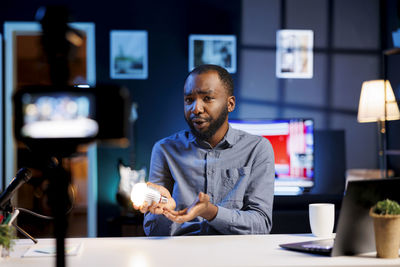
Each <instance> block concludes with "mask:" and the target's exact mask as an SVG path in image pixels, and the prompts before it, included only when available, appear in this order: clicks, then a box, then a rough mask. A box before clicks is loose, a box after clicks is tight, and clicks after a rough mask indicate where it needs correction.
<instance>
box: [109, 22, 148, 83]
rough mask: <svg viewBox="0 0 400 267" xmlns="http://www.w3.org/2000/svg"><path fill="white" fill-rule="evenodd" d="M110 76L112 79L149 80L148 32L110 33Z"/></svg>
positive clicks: (117, 31) (114, 31) (123, 31)
mask: <svg viewBox="0 0 400 267" xmlns="http://www.w3.org/2000/svg"><path fill="white" fill-rule="evenodd" d="M110 40H111V43H110V49H111V51H110V56H111V57H110V76H111V78H112V79H147V77H148V55H147V51H148V48H147V31H128V30H113V31H111V32H110Z"/></svg>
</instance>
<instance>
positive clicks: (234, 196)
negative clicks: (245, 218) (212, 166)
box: [219, 167, 251, 202]
mask: <svg viewBox="0 0 400 267" xmlns="http://www.w3.org/2000/svg"><path fill="white" fill-rule="evenodd" d="M250 171H251V167H240V168H230V169H222V170H221V179H220V187H219V191H220V196H219V200H220V201H222V202H232V201H234V202H237V201H239V202H242V201H243V196H244V192H245V190H246V186H247V182H248V179H249V176H250Z"/></svg>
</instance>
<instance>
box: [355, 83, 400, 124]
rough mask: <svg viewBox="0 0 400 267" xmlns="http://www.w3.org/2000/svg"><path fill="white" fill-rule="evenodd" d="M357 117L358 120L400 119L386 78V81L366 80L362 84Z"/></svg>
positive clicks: (399, 113)
mask: <svg viewBox="0 0 400 267" xmlns="http://www.w3.org/2000/svg"><path fill="white" fill-rule="evenodd" d="M385 89H386V99H385ZM385 103H386V107H385ZM385 108H386V112H385ZM385 113H386V117H385ZM357 119H358V122H374V121H385V120H387V121H390V120H398V119H400V112H399V107H398V105H397V102H396V98H395V96H394V93H393V89H392V86H391V85H390V83H389V81H388V80H386V82H384V81H383V80H373V81H366V82H364V83H363V84H362V89H361V95H360V102H359V105H358V116H357Z"/></svg>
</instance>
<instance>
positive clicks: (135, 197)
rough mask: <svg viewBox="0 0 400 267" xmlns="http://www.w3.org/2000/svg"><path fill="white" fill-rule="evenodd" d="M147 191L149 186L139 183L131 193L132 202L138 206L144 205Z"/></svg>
mask: <svg viewBox="0 0 400 267" xmlns="http://www.w3.org/2000/svg"><path fill="white" fill-rule="evenodd" d="M146 191H147V184H145V183H137V184H135V185H134V186H133V188H132V191H131V200H132V202H133V204H135V205H136V206H141V205H143V202H144V200H145V196H146Z"/></svg>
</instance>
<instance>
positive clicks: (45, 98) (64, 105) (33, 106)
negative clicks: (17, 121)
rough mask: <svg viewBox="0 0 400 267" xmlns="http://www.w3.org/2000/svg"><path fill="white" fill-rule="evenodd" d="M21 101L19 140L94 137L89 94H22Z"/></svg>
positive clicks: (94, 121) (93, 119) (94, 124)
mask: <svg viewBox="0 0 400 267" xmlns="http://www.w3.org/2000/svg"><path fill="white" fill-rule="evenodd" d="M21 100H22V101H21V102H22V103H21V104H22V107H21V108H22V125H21V129H20V135H21V137H24V138H33V139H46V138H50V139H51V138H91V137H95V136H96V135H97V134H98V131H99V125H98V123H97V121H96V120H95V115H96V114H95V99H94V96H93V95H92V94H91V93H87V92H86V93H79V94H74V93H71V92H52V93H24V94H23V95H22V97H21Z"/></svg>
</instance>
